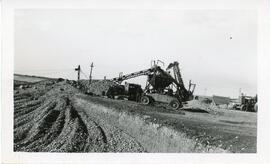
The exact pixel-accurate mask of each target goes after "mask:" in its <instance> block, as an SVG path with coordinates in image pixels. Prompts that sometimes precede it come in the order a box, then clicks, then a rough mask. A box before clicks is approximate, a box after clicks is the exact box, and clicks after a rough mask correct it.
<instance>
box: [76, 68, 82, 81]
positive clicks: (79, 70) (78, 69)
mask: <svg viewBox="0 0 270 164" xmlns="http://www.w3.org/2000/svg"><path fill="white" fill-rule="evenodd" d="M75 71H78V81H79V80H80V73H81V66H80V65H78V68H75Z"/></svg>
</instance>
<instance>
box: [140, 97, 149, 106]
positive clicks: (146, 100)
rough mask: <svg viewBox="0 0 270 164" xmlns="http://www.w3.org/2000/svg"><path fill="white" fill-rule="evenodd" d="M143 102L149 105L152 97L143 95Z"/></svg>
mask: <svg viewBox="0 0 270 164" xmlns="http://www.w3.org/2000/svg"><path fill="white" fill-rule="evenodd" d="M141 103H142V104H144V105H148V104H149V103H150V98H149V97H148V96H142V98H141Z"/></svg>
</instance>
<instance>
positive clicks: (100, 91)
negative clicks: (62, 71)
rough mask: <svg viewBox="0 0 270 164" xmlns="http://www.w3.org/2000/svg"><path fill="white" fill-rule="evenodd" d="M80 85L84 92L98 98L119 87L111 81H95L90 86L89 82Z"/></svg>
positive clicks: (82, 82)
mask: <svg viewBox="0 0 270 164" xmlns="http://www.w3.org/2000/svg"><path fill="white" fill-rule="evenodd" d="M80 83H81V85H82V86H83V88H84V90H87V91H88V92H91V93H93V94H94V95H98V96H104V95H105V94H106V93H107V91H108V90H109V88H110V87H112V86H116V85H118V84H116V83H114V82H112V81H110V80H95V81H93V82H92V83H91V84H90V85H89V82H88V81H80Z"/></svg>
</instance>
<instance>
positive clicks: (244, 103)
mask: <svg viewBox="0 0 270 164" xmlns="http://www.w3.org/2000/svg"><path fill="white" fill-rule="evenodd" d="M239 100H240V102H239V104H235V105H234V106H233V109H235V110H241V111H246V112H257V110H258V107H257V95H256V96H255V97H252V96H245V95H243V94H242V95H241V96H240V97H239Z"/></svg>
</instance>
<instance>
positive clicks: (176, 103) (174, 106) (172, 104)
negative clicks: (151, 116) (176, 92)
mask: <svg viewBox="0 0 270 164" xmlns="http://www.w3.org/2000/svg"><path fill="white" fill-rule="evenodd" d="M169 106H170V107H171V108H172V109H174V110H176V109H178V108H179V107H180V103H179V101H177V100H172V101H171V102H170V104H169Z"/></svg>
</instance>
